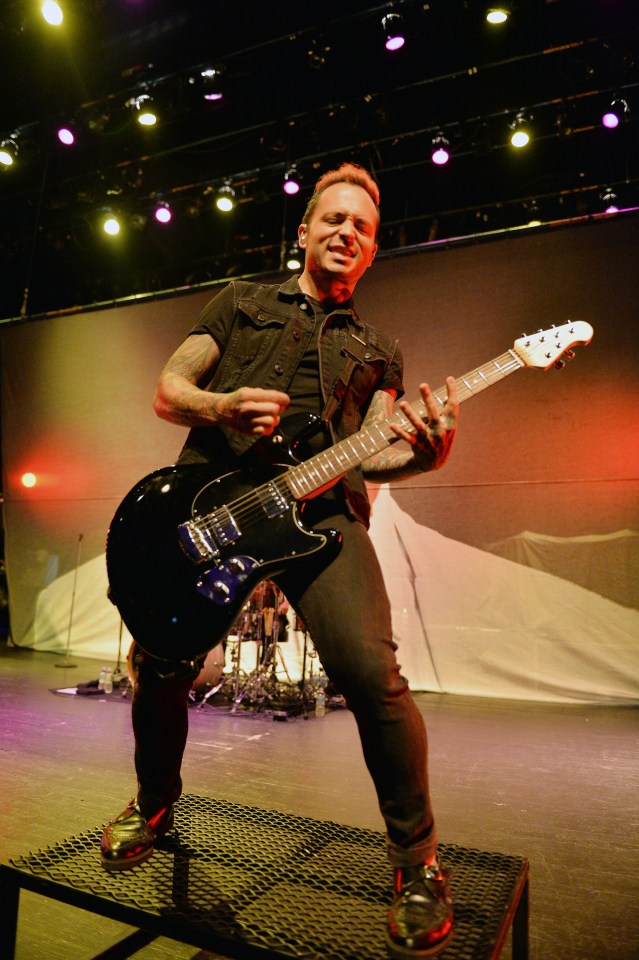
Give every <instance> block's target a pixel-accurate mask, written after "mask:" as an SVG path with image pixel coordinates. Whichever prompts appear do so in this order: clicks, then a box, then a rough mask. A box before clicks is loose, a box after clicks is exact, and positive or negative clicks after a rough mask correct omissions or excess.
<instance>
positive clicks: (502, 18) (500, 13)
mask: <svg viewBox="0 0 639 960" xmlns="http://www.w3.org/2000/svg"><path fill="white" fill-rule="evenodd" d="M509 16H510V7H509V6H508V5H506V4H501V5H500V6H498V7H488V9H487V11H486V20H487V21H488V23H492V24H493V25H496V24H499V23H506V20H508V17H509Z"/></svg>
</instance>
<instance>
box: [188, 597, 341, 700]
mask: <svg viewBox="0 0 639 960" xmlns="http://www.w3.org/2000/svg"><path fill="white" fill-rule="evenodd" d="M289 613H292V611H291V609H290V607H289V603H288V601H287V599H286V597H285V596H284V594H283V593H282V591H281V590H280V589H279V587H278V586H277V585H276V584H275V583H273V582H272V581H271V580H265V581H263V582H262V583H260V584H259V585H258V586H257V587H256V589H255V590H254V591H253V593H252V594H251V596H250V597H249V599H248V601H247V603H246V604H245V606H244V607H243V609H242V611H241V613H240V615H239V617H238V618H237V620H236V621H235V624H234V625H233V627H232V629H231V631H230V633H229V635H228V636H227V638H226V640H225V641H224V642H223V643H221V644H218V646H216V647H214V648H213V649H212V650H211V651H209V653H208V654H207V657H206V660H205V662H204V666H203V668H202V670H201V672H200V673H199V675H198V676H197V677H196V678H195V681H194V683H193V687H192V689H191V693H190V698H191V700H192V702H194V703H197V704H198V705H199V706H204V705H205V704H207V703H211V704H215V705H217V706H219V705H220V702H222V703H223V704H225V705H227V706H228V705H230V709H231V712H232V713H236V712H239V711H241V710H247V709H248V710H256V711H271V712H273V713H274V714H280V715H283V716H284V717H285V716H287V715H293V714H300V713H306V712H308V709H309V707H310V706H311V705H312V704H313V703H314V700H315V694H316V692H317V689H318V686H323V685H324V683H325V678H323V677H322V672H321V667H320V665H319V660H318V657H317V652H316V651H315V648H314V646H313V643H312V641H311V638H310V636H309V632H308V629H307V628H306V624H305V623H304V622H303V621H302V619H301V618H300V617H299V616H297V615H294V620H293V623H292V624H290V623H289V620H288V616H287V615H288V614H289ZM289 635H290V636H289ZM300 638H301V676H299V679H296V678H294V676H293V664H292V662H291V663H289V662H288V660H289V659H290V658H287V657H286V656H285V654H284V651H283V644H286V645H288V644H290V643H292V642H293V641H294V640H295V641H298V640H299V639H300ZM227 663H228V665H229V667H228V669H226V664H227ZM299 672H300V671H299V670H298V671H297V673H299Z"/></svg>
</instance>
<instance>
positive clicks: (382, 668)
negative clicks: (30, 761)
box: [101, 164, 459, 958]
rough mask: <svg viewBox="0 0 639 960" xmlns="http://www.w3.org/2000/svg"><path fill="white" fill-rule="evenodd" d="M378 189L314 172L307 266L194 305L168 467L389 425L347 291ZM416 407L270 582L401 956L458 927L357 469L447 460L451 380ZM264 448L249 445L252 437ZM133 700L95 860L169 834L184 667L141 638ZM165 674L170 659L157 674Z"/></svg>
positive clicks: (392, 379) (371, 354)
mask: <svg viewBox="0 0 639 960" xmlns="http://www.w3.org/2000/svg"><path fill="white" fill-rule="evenodd" d="M378 226H379V190H378V187H377V185H376V183H375V182H374V180H373V179H372V177H371V176H370V175H369V174H368V173H367V172H366V171H365V170H364V169H363V168H362V167H359V166H357V165H355V164H343V165H342V166H341V167H339V168H338V169H337V170H332V171H329V172H328V173H326V174H324V175H323V176H322V177H321V178H320V179H319V181H318V182H317V185H316V187H315V192H314V193H313V196H312V197H311V199H310V201H309V203H308V206H307V209H306V211H305V214H304V217H303V221H302V223H301V225H300V227H299V231H298V240H299V246H300V248H301V249H303V250H304V252H305V264H304V270H303V272H302V274H301V276H299V277H293V278H292V279H289V280H287V281H286V282H284V283H283V284H282V285H281V286H276V285H273V286H271V285H263V284H257V283H247V282H239V281H238V282H233V283H231V284H229V286H227V287H226V288H225V289H224V290H223V291H222V292H221V293H220V294H218V296H216V297H215V298H214V299H213V300H212V301H211V303H209V304H208V306H207V307H206V308H205V309H204V311H203V313H202V315H201V316H200V318H199V320H198V322H197V323H196V325H195V326H194V327H193V329H192V331H191V333H190V334H189V336H188V337H187V339H186V340H185V341H184V343H183V344H182V345H181V346H180V347H178V349H177V350H176V352H175V353H174V354H173V356H172V357H171V358H170V359H169V361H168V363H167V364H166V366H165V368H164V370H163V371H162V373H161V375H160V379H159V382H158V386H157V391H156V396H155V399H154V408H155V411H156V413H157V415H158V416H160V417H162V418H163V419H165V420H168V421H170V422H171V423H176V424H180V425H186V426H188V427H190V428H191V429H190V432H189V435H188V438H187V441H186V444H185V447H184V449H183V451H182V454H181V456H180V462H202V461H204V462H212V463H215V462H216V460H219V459H222V462H225V460H224V459H223V458H226V461H228V458H229V455H230V454H231V455H232V456H237V457H239V456H241V455H242V454H244V453H245V452H246V451H247V450H249V448H251V447H252V446H253V445H254V444H255V443H256V442H257V441H259V440H260V438H264V437H268V436H269V435H271V434H272V433H273V432H274V431H275V430H276V428H278V425H279V424H280V418H282V417H283V416H284V415H285V414H286V419H285V422H284V425H283V426H284V428H285V426H286V421H287V420H288V417H289V416H291V415H294V414H316V415H317V416H318V417H319V418H320V423H321V424H322V428H321V429H319V430H318V431H317V432H316V433H315V435H313V436H311V437H310V438H309V439H308V444H307V446H308V450H309V451H310V452H311V453H315V452H319V451H320V450H322V449H325V448H327V447H329V446H331V445H332V444H333V443H335V442H336V441H338V440H340V439H342V438H344V437H346V436H348V435H350V434H352V433H354V432H355V431H357V430H359V429H360V428H361V427H362V425H364V426H368V425H371V424H373V423H374V422H375V421H376V420H386V419H387V418H388V417H390V416H391V414H392V409H393V403H394V401H395V400H396V399H397V398H398V397H401V396H402V394H403V388H402V357H401V352H400V350H399V348H398V346H397V343H396V341H394V340H393V339H391V338H390V337H388V336H387V335H386V334H384V333H381V332H380V331H378V330H375V329H374V328H372V327H370V326H369V325H367V324H365V323H364V322H363V321H362V320H361V319H360V318H359V317H358V315H357V313H356V312H355V309H354V306H353V301H352V295H353V291H354V289H355V286H356V284H357V282H358V280H359V279H360V277H361V276H362V275H363V274H364V273H365V271H366V270H367V269H368V268H369V267H370V265H371V263H372V262H373V259H374V257H375V253H376V250H377V243H376V238H377V232H378ZM420 392H421V395H422V398H423V401H424V404H425V407H426V409H427V411H428V419H427V420H426V421H425V420H423V419H422V418H420V417H419V416H418V415H417V413H416V412H415V411H414V410H413V409H412V408H411V406H410V405H409V404H408V403H406V402H405V401H401V403H400V408H401V410H402V411H403V413H404V415H405V421H404V422H405V423H409V424H410V428H409V429H404V428H402V427H400V426H394V427H393V429H394V432H395V433H396V434H397V437H398V439H402V440H404V441H406V442H407V443H408V445H409V446H408V449H406V448H404V449H403V450H398V449H397V448H396V446H395V445H392V446H390V447H387V448H386V449H384V450H383V451H381V452H380V453H379V454H376V455H375V456H374V457H373V458H371V459H370V460H368V461H366V463H365V464H364V465H363V469H354V470H350V471H349V472H348V473H347V474H346V475H345V476H344V477H343V479H342V480H341V481H339V482H338V483H337V484H335V485H333V486H332V487H330V488H329V489H328V490H324V491H320V492H319V495H317V496H315V497H313V498H312V499H309V500H308V501H307V502H306V503H305V504H304V508H303V509H304V522H305V525H306V526H312V527H314V528H324V527H325V528H332V529H334V530H337V531H339V533H340V534H341V538H342V543H341V549H340V550H339V552H338V554H337V556H336V557H335V558H331V559H330V560H326V559H324V558H323V557H320V559H319V560H318V559H315V558H314V557H313V556H311V557H308V558H304V559H302V560H299V561H297V562H296V564H292V565H290V566H289V567H288V568H287V570H286V571H285V573H284V574H282V575H281V576H278V577H275V578H274V579H275V580H276V581H277V584H278V586H279V587H280V589H281V590H282V591H283V592H284V594H285V596H286V597H287V598H288V600H289V601H290V602H291V604H292V606H293V607H294V609H295V610H296V611H297V612H298V613H299V615H300V616H301V617H302V618H303V620H304V622H305V623H306V624H307V626H308V629H309V631H310V633H311V636H312V637H313V642H314V644H315V647H316V649H317V651H318V654H319V656H320V658H321V661H322V665H323V667H324V669H325V671H326V673H327V675H328V677H329V678H330V679H331V681H332V682H333V683H334V684H335V685H336V687H337V689H338V690H339V691H340V693H342V694H343V696H344V697H345V699H346V702H347V704H348V706H349V708H350V709H351V710H352V711H353V713H354V715H355V718H356V721H357V725H358V729H359V734H360V738H361V742H362V748H363V753H364V758H365V761H366V764H367V767H368V770H369V772H370V774H371V777H372V779H373V783H374V786H375V789H376V791H377V796H378V800H379V805H380V810H381V813H382V816H383V818H384V821H385V824H386V829H387V838H388V841H387V848H388V857H389V860H390V863H391V865H392V867H393V868H394V877H395V885H394V891H395V892H394V900H393V903H392V906H391V908H390V910H389V914H388V924H387V941H388V946H389V950H390V952H391V955H392V956H394V957H397V958H407V957H408V958H411V957H432V956H435V955H436V954H438V953H439V952H440V951H441V950H443V948H444V947H445V946H446V944H447V943H448V941H449V939H450V937H451V935H452V917H453V908H452V901H451V897H450V892H449V887H448V882H447V879H446V873H445V871H444V870H443V869H442V868H441V866H440V864H439V863H438V861H437V839H436V833H435V825H434V820H433V814H432V810H431V804H430V799H429V790H428V774H427V739H426V731H425V726H424V722H423V719H422V716H421V714H420V712H419V710H418V708H417V707H416V705H415V703H414V700H413V698H412V696H411V693H410V691H409V688H408V683H407V681H406V680H405V679H404V677H403V676H402V675H401V672H400V667H399V665H398V663H397V660H396V656H395V654H396V645H395V643H394V642H393V639H392V628H391V616H390V604H389V601H388V597H387V594H386V590H385V586H384V581H383V579H382V574H381V570H380V567H379V563H378V561H377V557H376V555H375V552H374V549H373V546H372V543H371V541H370V539H369V536H368V532H367V527H368V519H369V512H370V507H369V503H368V499H367V495H366V487H365V484H364V475H365V476H366V477H370V479H371V480H374V481H376V482H383V481H386V480H390V479H396V478H403V477H408V476H411V475H414V474H415V473H417V472H419V471H426V470H436V469H438V468H439V467H442V466H443V465H444V463H445V462H446V460H447V459H448V456H449V454H450V450H451V446H452V443H453V439H454V436H455V428H456V424H457V417H458V408H459V404H458V401H457V393H456V385H455V380H454V378H452V377H450V378H448V380H447V399H446V402H445V404H444V405H443V406H441V405H440V404H439V403H438V402H437V401H436V399H435V398H434V397H433V395H432V393H431V391H430V388H429V387H428V385H427V384H422V385H421V386H420ZM258 449H259V447H258ZM135 671H136V683H135V691H134V699H133V710H132V719H133V730H134V734H135V766H136V773H137V779H138V790H137V795H136V798H135V800H132V801H131V802H130V803H129V805H128V806H127V808H126V809H125V810H124V811H123V812H122V813H121V814H120V815H119V816H118V817H117V818H116V819H115V820H114V821H113V822H112V823H110V824H109V825H108V826H107V828H106V830H105V833H104V835H103V837H102V843H101V849H102V862H103V865H104V866H105V867H106V868H107V869H110V870H120V869H126V868H128V867H133V866H136V865H138V864H139V863H141V862H142V861H144V860H145V859H146V858H147V857H149V856H150V855H151V854H152V852H153V845H154V843H155V841H156V840H157V838H159V837H161V836H163V835H164V834H165V833H166V832H167V831H168V830H170V829H171V827H172V824H173V804H174V803H175V801H176V800H177V799H178V797H179V796H180V793H181V789H182V780H181V776H180V769H181V762H182V756H183V752H184V748H185V744H186V737H187V725H188V719H187V707H188V701H189V696H188V695H189V691H190V689H191V684H192V676H186V677H185V676H181V675H180V670H179V669H176V670H175V673H174V675H172V676H170V678H166V676H164V677H162V678H160V676H159V675H158V673H157V672H156V670H155V669H154V661H153V657H151V656H149V655H148V654H146V653H145V652H143V651H142V650H141V649H140V648H137V653H136V657H135ZM165 672H166V671H165Z"/></svg>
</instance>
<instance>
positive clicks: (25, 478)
mask: <svg viewBox="0 0 639 960" xmlns="http://www.w3.org/2000/svg"><path fill="white" fill-rule="evenodd" d="M37 482H38V478H37V477H36V475H35V473H23V474H22V476H21V477H20V483H21V484H22V486H23V487H35V485H36V483H37Z"/></svg>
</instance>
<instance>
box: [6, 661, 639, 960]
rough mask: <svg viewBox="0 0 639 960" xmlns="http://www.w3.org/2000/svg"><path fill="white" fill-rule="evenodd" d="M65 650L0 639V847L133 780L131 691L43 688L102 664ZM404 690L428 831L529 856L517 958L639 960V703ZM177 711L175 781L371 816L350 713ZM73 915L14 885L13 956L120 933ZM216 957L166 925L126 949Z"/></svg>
mask: <svg viewBox="0 0 639 960" xmlns="http://www.w3.org/2000/svg"><path fill="white" fill-rule="evenodd" d="M71 659H72V661H73V662H75V663H76V664H77V665H76V666H75V667H73V668H57V667H56V666H55V664H56V663H57V662H60V661H61V657H60V656H55V655H53V654H45V653H35V652H33V651H28V650H19V649H9V648H7V646H6V644H5V643H2V644H0V680H1V682H0V725H1V726H0V729H1V730H2V745H1V751H2V783H3V786H2V791H1V793H0V797H1V800H0V810H1V811H2V820H1V822H0V861H1V862H3V863H5V862H7V861H8V860H9V859H10V858H12V857H20V856H24V855H26V854H28V853H30V852H33V851H36V850H38V849H40V848H45V847H49V846H51V845H52V844H55V843H58V842H60V841H62V840H64V839H65V838H66V837H68V836H71V835H75V834H77V833H79V832H82V831H85V830H89V829H93V828H94V827H95V824H96V823H101V822H104V821H106V820H107V819H109V818H111V817H113V816H115V815H116V814H117V813H118V812H119V811H120V810H121V808H122V807H123V806H124V805H125V803H126V801H127V800H128V799H129V797H130V796H131V795H132V794H133V792H134V778H133V768H132V738H131V733H130V716H129V713H130V707H129V703H128V701H126V700H122V699H120V700H119V701H113V700H111V701H107V700H105V699H103V698H101V697H99V696H87V697H63V696H55V695H54V694H53V693H51V690H52V689H53V688H59V687H72V686H75V685H76V684H78V683H83V682H87V681H90V680H92V679H93V678H95V677H97V672H98V669H99V666H100V664H99V663H97V662H95V661H90V660H82V659H79V658H78V659H75V658H73V657H72V658H71ZM416 699H417V702H418V704H419V706H420V709H421V710H422V712H423V714H424V717H425V718H426V721H427V725H428V729H429V737H430V757H431V779H432V793H433V800H434V804H435V808H436V812H437V818H438V826H439V833H440V837H441V839H442V841H443V842H444V843H446V844H459V845H461V846H464V847H469V848H475V849H480V850H490V851H498V852H501V853H504V854H510V855H513V856H516V857H526V858H528V859H529V861H530V882H531V915H530V957H531V960H594V958H597V960H637V957H639V830H638V829H637V826H638V824H637V820H638V804H637V795H638V793H639V790H638V787H639V776H638V773H639V756H638V751H637V746H636V745H637V733H638V727H639V710H638V709H637V708H636V707H627V706H626V707H609V706H563V705H543V704H538V703H523V702H514V701H504V700H488V699H479V698H470V697H452V696H445V695H435V694H423V693H422V694H417V696H416ZM190 717H191V733H190V738H189V746H188V749H187V754H186V758H185V764H184V780H185V789H186V790H187V792H188V793H190V794H197V795H201V796H205V797H206V796H208V797H212V798H216V799H218V800H220V801H228V802H231V803H236V804H247V805H249V806H252V807H257V808H261V809H265V810H271V809H273V810H278V811H280V812H281V813H283V814H290V815H294V816H302V817H310V818H317V819H318V820H326V821H333V822H338V823H341V824H345V825H350V826H353V827H361V828H365V829H373V830H381V829H382V821H381V817H380V815H379V812H378V810H377V806H376V801H375V797H374V794H373V791H372V787H371V785H370V782H369V778H368V774H367V772H366V770H365V767H364V764H363V761H362V758H361V755H360V749H359V741H358V737H357V732H356V729H355V723H354V720H353V717H352V716H351V714H350V713H349V712H348V711H346V710H344V709H340V710H334V711H330V712H329V713H328V714H327V715H326V716H325V717H323V718H316V717H314V716H312V715H311V716H309V717H308V719H304V718H303V716H297V717H294V718H290V719H288V720H286V721H284V722H275V721H274V719H273V717H272V716H271V715H269V714H267V713H259V712H256V711H242V712H238V713H235V714H232V713H231V712H230V710H229V709H225V708H224V707H219V706H216V707H212V706H209V705H208V704H206V705H204V706H202V707H200V706H195V705H194V706H193V707H192V708H191V713H190ZM256 856H257V857H259V850H256ZM389 882H390V871H389ZM78 914H79V911H76V910H74V909H73V908H71V907H69V906H66V905H65V904H64V903H59V902H54V901H49V900H47V899H45V898H43V897H40V896H38V895H37V894H35V893H30V892H28V891H27V892H23V893H22V895H21V907H20V924H19V928H18V946H17V951H16V957H17V960H33V958H35V957H46V958H47V960H88V958H89V957H94V956H95V955H96V953H98V952H99V950H101V949H102V950H107V949H108V948H109V947H111V946H112V945H114V944H116V943H117V942H118V941H120V940H122V938H123V937H124V936H126V935H127V934H128V933H130V928H129V927H126V926H125V925H123V924H122V923H119V922H118V921H115V920H111V919H108V918H104V917H93V916H92V917H91V921H90V923H87V917H86V915H82V914H80V916H78ZM508 955H509V954H508V950H506V951H505V953H504V956H505V957H508ZM214 956H215V955H214V954H211V953H204V952H202V951H198V950H197V949H196V948H194V947H189V946H187V945H185V944H180V943H177V942H176V941H172V940H169V939H159V940H157V941H154V942H153V943H150V944H148V945H146V946H144V947H143V949H142V950H140V952H139V953H138V954H136V957H139V958H141V960H192V958H194V957H197V958H198V960H205V958H211V957H214ZM444 956H445V955H444Z"/></svg>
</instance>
